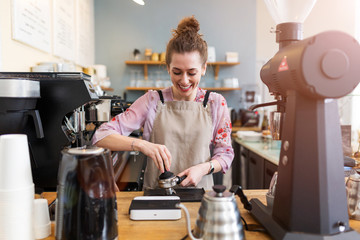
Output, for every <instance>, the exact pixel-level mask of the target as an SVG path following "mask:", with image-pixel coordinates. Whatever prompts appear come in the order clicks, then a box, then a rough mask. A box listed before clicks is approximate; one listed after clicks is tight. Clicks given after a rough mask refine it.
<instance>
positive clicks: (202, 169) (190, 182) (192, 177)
mask: <svg viewBox="0 0 360 240" xmlns="http://www.w3.org/2000/svg"><path fill="white" fill-rule="evenodd" d="M209 167H210V164H209V163H201V164H198V165H195V166H192V167H190V168H188V169H186V170H184V171H182V172H181V173H179V174H178V176H179V177H182V176H184V175H187V177H186V178H185V179H184V180H183V181H182V182H181V183H180V186H182V187H190V186H196V185H198V183H199V182H200V181H201V179H202V177H203V176H205V175H206V174H207V173H208V172H209Z"/></svg>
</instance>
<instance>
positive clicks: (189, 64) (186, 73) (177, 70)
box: [168, 51, 206, 101]
mask: <svg viewBox="0 0 360 240" xmlns="http://www.w3.org/2000/svg"><path fill="white" fill-rule="evenodd" d="M168 71H169V74H170V78H171V81H172V84H173V86H172V91H173V96H174V100H178V101H192V100H194V99H195V97H196V92H197V87H198V85H199V83H200V79H201V76H203V75H205V71H206V64H205V65H204V66H203V65H202V62H201V58H200V54H199V52H198V51H194V52H186V53H173V54H172V58H171V62H170V66H168Z"/></svg>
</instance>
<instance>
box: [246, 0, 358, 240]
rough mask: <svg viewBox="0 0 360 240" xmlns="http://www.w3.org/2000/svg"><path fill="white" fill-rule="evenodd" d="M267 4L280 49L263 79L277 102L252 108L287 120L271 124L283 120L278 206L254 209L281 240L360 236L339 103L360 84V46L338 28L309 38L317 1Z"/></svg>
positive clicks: (268, 1) (279, 132) (279, 133)
mask: <svg viewBox="0 0 360 240" xmlns="http://www.w3.org/2000/svg"><path fill="white" fill-rule="evenodd" d="M265 3H266V4H267V7H268V8H269V10H270V12H271V15H272V16H273V17H274V19H275V21H276V22H277V23H278V25H277V26H276V41H277V42H278V43H279V51H278V52H277V53H276V54H275V55H274V56H273V58H272V59H270V60H269V61H268V62H267V63H266V64H265V65H264V66H263V67H262V69H261V73H260V75H261V79H262V81H263V82H264V83H265V84H266V85H267V87H268V88H269V92H270V93H271V94H272V95H273V96H274V97H275V99H276V101H275V102H271V103H265V104H259V105H256V106H253V107H252V109H255V108H257V107H263V106H267V105H276V106H277V107H278V111H277V112H276V113H277V115H278V116H280V117H279V119H282V120H279V119H274V118H273V116H274V115H273V116H271V117H270V118H273V119H270V125H271V124H272V122H271V121H280V122H281V121H282V123H283V125H282V126H281V127H280V128H279V129H277V130H276V131H277V133H276V134H273V136H275V138H280V139H281V140H282V145H281V152H280V160H279V167H278V177H277V183H276V190H275V195H274V202H273V204H269V202H268V206H266V205H264V204H263V203H261V202H260V201H259V200H258V199H252V200H251V201H250V202H251V204H252V209H251V211H250V212H251V213H252V215H253V216H254V217H255V218H256V219H257V220H258V221H259V222H260V223H261V224H262V225H263V226H264V227H265V228H266V229H267V231H268V232H269V233H270V235H271V236H272V237H273V238H274V239H290V240H292V239H312V240H318V239H339V240H340V239H342V240H344V239H345V240H346V239H349V240H350V239H359V238H360V234H359V233H357V232H356V231H354V230H352V229H351V228H350V227H349V216H348V212H347V199H346V190H345V182H344V168H343V150H342V142H341V130H340V122H339V115H338V108H337V101H336V99H337V98H340V97H343V96H345V95H347V94H349V93H350V92H351V91H352V90H353V89H354V88H355V87H356V86H357V85H358V83H359V81H360V79H359V76H360V68H359V67H358V64H359V62H360V46H359V43H358V42H357V41H356V40H355V39H354V38H353V37H352V36H350V35H348V34H345V33H342V32H339V31H327V32H323V33H320V34H317V35H315V36H313V37H310V38H307V39H304V40H302V24H301V22H303V20H304V19H305V18H306V16H307V15H308V13H309V12H310V10H311V9H312V7H313V6H314V4H315V1H297V3H294V2H293V1H292V2H291V3H289V1H275V0H265ZM290 8H292V10H294V11H293V12H291V11H285V10H286V9H290ZM301 10H303V13H304V14H303V16H301V17H299V14H298V13H299V12H301ZM284 12H285V13H284ZM282 13H283V14H282ZM286 16H287V17H289V16H290V17H294V18H293V19H291V20H289V19H288V18H286ZM279 20H280V21H279ZM279 22H282V23H279ZM272 130H274V129H272Z"/></svg>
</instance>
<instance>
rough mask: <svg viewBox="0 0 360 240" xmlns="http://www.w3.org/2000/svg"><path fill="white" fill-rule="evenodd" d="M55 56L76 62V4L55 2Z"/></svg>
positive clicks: (60, 0) (57, 0)
mask: <svg viewBox="0 0 360 240" xmlns="http://www.w3.org/2000/svg"><path fill="white" fill-rule="evenodd" d="M53 46H54V55H56V56H58V57H61V58H63V59H66V60H69V61H74V60H75V2H74V1H73V0H53Z"/></svg>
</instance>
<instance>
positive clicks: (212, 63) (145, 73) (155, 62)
mask: <svg viewBox="0 0 360 240" xmlns="http://www.w3.org/2000/svg"><path fill="white" fill-rule="evenodd" d="M125 63H126V64H127V65H143V66H144V79H145V80H147V79H148V65H166V63H165V62H162V61H125ZM238 64H240V62H208V63H207V65H208V66H215V68H214V75H215V80H218V79H219V71H220V66H235V65H238Z"/></svg>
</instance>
